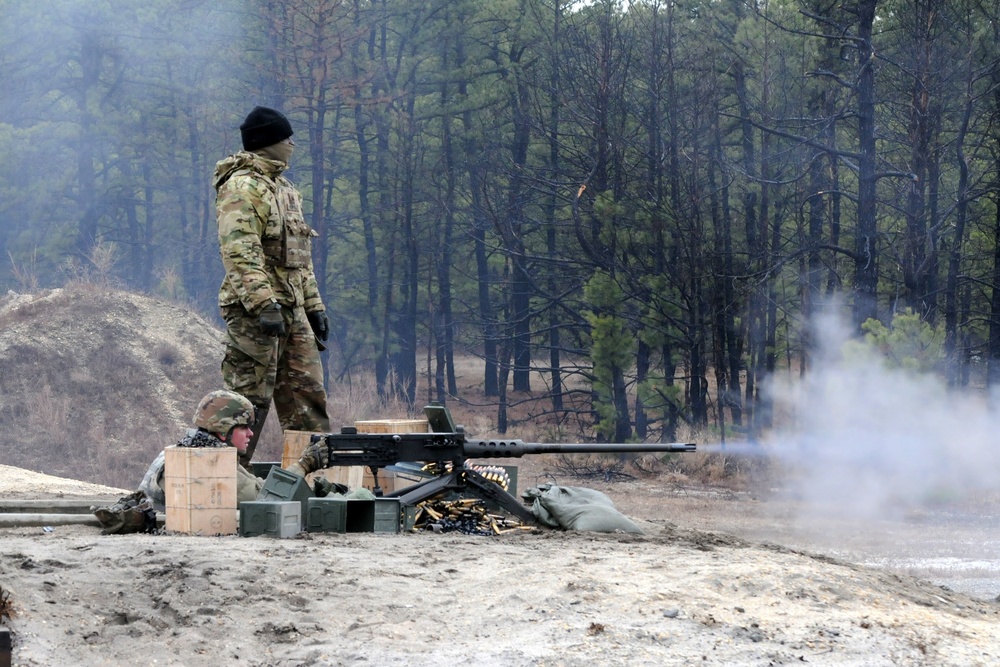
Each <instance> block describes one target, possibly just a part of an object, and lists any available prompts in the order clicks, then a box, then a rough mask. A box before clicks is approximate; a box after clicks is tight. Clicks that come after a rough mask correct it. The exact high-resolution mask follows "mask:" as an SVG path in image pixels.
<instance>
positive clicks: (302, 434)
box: [281, 431, 365, 489]
mask: <svg viewBox="0 0 1000 667" xmlns="http://www.w3.org/2000/svg"><path fill="white" fill-rule="evenodd" d="M313 435H316V434H315V433H312V432H310V431H285V449H284V451H283V452H282V454H281V467H282V468H285V469H287V468H288V466H290V465H292V464H293V463H295V462H296V461H298V460H299V457H300V456H302V452H303V450H305V448H306V447H308V446H309V439H310V438H311V437H312V436H313ZM364 470H365V468H364V466H333V467H332V468H326V469H325V470H317V471H316V472H314V473H310V474H309V475H306V481H307V482H309V486H310V487H312V482H313V480H314V479H315V478H316V477H317V476H321V477H325V478H327V479H328V480H330V481H331V482H336V483H337V484H346V485H347V486H348V487H349V488H351V489H356V488H358V487H360V486H361V485H362V477H363V474H364Z"/></svg>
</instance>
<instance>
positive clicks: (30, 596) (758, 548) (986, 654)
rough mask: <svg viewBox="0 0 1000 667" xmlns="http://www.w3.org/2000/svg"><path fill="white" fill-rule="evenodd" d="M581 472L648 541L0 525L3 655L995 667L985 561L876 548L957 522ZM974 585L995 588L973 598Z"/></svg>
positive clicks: (146, 660)
mask: <svg viewBox="0 0 1000 667" xmlns="http://www.w3.org/2000/svg"><path fill="white" fill-rule="evenodd" d="M7 470H8V471H9V470H10V469H7ZM4 473H5V470H4V467H3V466H0V497H5V498H8V497H11V496H20V497H54V496H56V495H61V496H62V497H64V498H66V497H72V496H73V495H74V494H76V495H82V496H90V497H93V496H95V495H96V496H100V495H103V493H107V492H113V491H115V490H109V489H101V488H100V487H92V486H86V487H73V485H72V484H70V485H69V486H62V485H60V484H59V483H56V482H51V481H50V480H49V481H46V480H45V479H41V480H36V482H37V485H36V487H35V488H33V489H32V490H29V491H25V490H24V489H25V486H24V485H23V484H21V485H17V484H11V485H8V486H6V487H5V486H4V483H3V479H4V478H5V477H9V474H8V475H5V474H4ZM525 477H526V476H523V477H522V478H525ZM563 483H565V482H563ZM594 486H595V488H602V490H606V491H608V492H609V495H611V496H612V498H614V499H615V503H616V506H618V507H619V509H621V510H622V511H623V512H624V513H626V514H628V515H629V516H631V517H632V518H634V519H635V520H636V521H637V522H638V523H639V524H640V525H641V526H642V527H643V528H644V530H645V531H646V534H645V535H642V536H634V535H621V534H612V535H601V534H594V533H565V532H559V531H553V530H539V531H537V532H533V533H522V534H509V535H503V536H499V537H492V538H487V537H471V536H462V535H456V534H443V535H438V534H432V533H418V534H400V535H382V534H380V535H375V534H347V535H335V534H304V535H301V536H299V537H297V538H292V539H285V540H277V539H272V538H240V537H195V536H185V535H171V534H164V535H127V536H101V535H100V534H99V530H98V529H97V528H93V527H90V526H59V527H55V528H54V529H52V530H51V531H50V532H46V531H45V530H44V529H43V528H41V527H33V528H7V529H0V588H3V590H4V591H5V592H6V593H7V594H8V595H9V607H10V609H11V612H12V613H11V617H10V618H9V619H4V624H5V625H7V626H8V627H9V628H11V629H12V631H13V632H14V641H15V646H14V652H13V656H14V664H15V665H32V666H35V665H53V664H72V665H185V666H189V667H197V666H200V665H205V666H212V667H217V666H218V665H428V666H430V665H435V666H436V665H445V664H452V665H512V666H513V665H532V666H542V665H547V666H548V665H567V666H569V665H581V666H582V665H588V666H589V665H594V664H600V665H761V666H764V665H788V664H801V663H806V664H817V665H857V666H859V667H860V666H865V667H872V666H877V665H893V666H899V665H956V666H957V665H963V666H965V665H996V664H1000V604H998V603H996V602H995V601H994V600H993V598H994V597H995V596H996V592H1000V591H996V592H994V591H992V590H990V586H996V585H997V584H996V582H997V581H998V578H997V577H994V576H993V575H992V574H991V570H989V568H988V567H986V566H983V567H982V568H980V570H977V571H975V572H973V573H971V575H970V574H969V573H968V572H965V573H964V574H962V573H961V572H959V574H958V575H956V573H955V572H954V571H948V570H947V568H944V569H941V570H940V571H935V570H933V568H932V569H931V570H928V571H927V572H925V573H924V574H925V575H927V576H925V577H923V578H917V577H913V576H910V574H907V573H905V569H906V568H907V567H909V566H900V565H899V563H895V564H894V563H890V562H887V561H883V562H879V561H878V559H879V558H880V557H881V556H880V554H883V553H886V552H894V553H899V554H901V555H900V557H901V558H903V559H904V560H905V558H907V557H908V558H910V559H911V560H914V559H915V560H914V562H917V561H920V562H925V564H926V563H934V562H937V561H935V560H934V559H935V558H937V556H936V555H935V554H938V555H940V553H939V552H941V553H943V547H942V546H941V545H940V544H939V543H937V542H935V539H937V538H936V537H935V536H936V531H937V530H938V524H943V525H944V526H947V525H949V524H955V523H959V524H960V523H961V522H956V521H954V520H951V521H949V520H945V519H946V517H944V518H942V517H926V516H925V517H919V518H912V517H911V518H909V519H906V520H903V521H901V522H898V523H897V524H893V526H894V527H893V528H892V529H890V527H889V526H886V525H882V526H879V525H866V524H861V523H858V522H856V521H846V522H844V524H845V525H837V523H838V521H843V519H842V518H837V517H834V518H828V519H825V520H822V521H821V520H819V519H811V520H810V521H808V522H806V524H803V523H802V521H801V518H800V517H798V516H797V515H794V514H793V513H792V510H791V508H792V505H790V504H789V503H788V502H786V501H782V500H780V499H776V498H775V499H765V500H761V499H754V498H753V497H752V496H749V495H742V494H733V493H730V492H726V491H719V490H713V489H699V488H691V487H681V486H677V485H674V486H670V485H663V484H649V483H644V482H630V483H626V484H617V485H610V487H609V488H607V489H605V488H604V485H594ZM15 489H16V490H15ZM111 495H112V496H114V493H111ZM992 516H993V515H989V516H987V517H986V518H985V519H984V518H983V517H984V515H979V519H980V521H975V522H970V523H968V525H967V526H961V525H959V526H958V527H959V529H960V530H959V531H958V533H954V534H953V537H954V539H952V540H951V543H952V545H953V550H952V551H951V552H949V553H952V554H954V553H956V552H955V551H954V549H958V550H959V551H961V550H962V549H968V554H966V555H967V556H969V557H970V558H971V555H972V554H973V553H974V552H975V549H976V547H975V545H965V542H964V541H966V540H972V541H975V540H974V539H972V538H973V536H976V535H978V536H979V537H983V536H984V535H986V534H987V533H986V532H984V530H983V525H984V524H983V523H982V520H985V521H994V520H995V519H993V518H992ZM824 521H825V523H824ZM807 527H808V529H807ZM842 528H843V529H844V530H843V531H842V530H841V529H842ZM894 530H898V531H902V532H895V533H894V532H893V531H894ZM921 536H927V537H929V538H930V540H929V544H930V546H922V543H921V542H920V540H917V539H916V538H917V537H921ZM824 540H825V541H824ZM899 540H903V542H904V544H900V542H899ZM893 544H895V547H892V545H893ZM935 545H937V546H935ZM987 548H992V547H987ZM838 549H839V550H840V552H841V555H840V556H839V557H834V556H831V555H830V554H831V553H833V552H834V551H837V550H838ZM952 557H955V558H959V559H961V558H964V557H965V556H961V555H959V556H954V555H953V556H952ZM866 559H867V560H871V561H872V562H871V563H869V565H868V566H866V565H862V564H859V563H863V562H865V561H866ZM987 560H988V559H987ZM901 562H902V561H901ZM949 572H950V574H949ZM949 578H950V579H949ZM976 579H986V580H988V581H990V582H992V583H990V584H988V585H983V587H982V588H981V590H978V589H976V588H975V587H976V586H978V585H979V584H975V585H973V584H970V583H969V581H971V580H976ZM941 580H949V581H948V582H947V583H948V585H947V586H946V587H943V586H942V585H941V583H942V581H941ZM953 584H958V585H959V586H958V587H961V586H965V585H968V586H969V587H971V588H970V593H971V594H966V593H964V592H958V588H957V587H956V586H955V585H953Z"/></svg>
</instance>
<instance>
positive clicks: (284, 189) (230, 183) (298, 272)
mask: <svg viewBox="0 0 1000 667" xmlns="http://www.w3.org/2000/svg"><path fill="white" fill-rule="evenodd" d="M284 168H285V165H284V164H283V163H281V162H277V161H275V160H270V159H268V158H266V157H263V156H261V155H257V154H256V153H249V152H246V151H241V152H239V153H236V154H235V155H231V156H229V157H227V158H226V159H225V160H222V161H221V162H219V163H218V164H217V165H215V176H214V178H213V185H214V186H215V191H216V199H215V212H216V216H217V218H218V222H219V250H220V252H221V254H222V264H223V266H224V267H225V269H226V277H225V278H224V279H223V280H222V287H221V288H220V289H219V305H220V306H228V305H230V304H234V303H237V302H239V303H242V304H243V307H244V308H246V309H247V311H248V312H250V313H251V314H254V315H256V314H257V313H258V312H259V311H260V309H261V308H262V307H263V306H264V305H266V304H268V303H270V302H271V300H272V299H274V300H275V301H277V302H278V303H280V304H281V305H283V306H289V307H291V306H302V307H304V308H305V310H306V312H314V311H319V310H323V302H322V300H321V298H320V294H319V288H318V286H317V284H316V276H315V274H314V273H313V265H312V256H311V242H312V238H313V237H314V236H316V232H314V231H313V230H312V229H311V228H310V227H309V225H308V224H306V221H305V218H304V216H303V213H302V196H301V195H300V194H299V192H298V190H296V189H295V186H294V185H292V183H291V181H289V180H288V179H287V178H285V177H284V176H282V175H281V172H282V171H283V170H284Z"/></svg>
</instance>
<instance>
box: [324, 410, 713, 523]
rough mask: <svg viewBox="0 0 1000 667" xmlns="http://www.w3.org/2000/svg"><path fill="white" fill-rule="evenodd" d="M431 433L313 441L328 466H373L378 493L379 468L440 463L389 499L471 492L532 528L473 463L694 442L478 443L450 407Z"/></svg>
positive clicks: (430, 417)
mask: <svg viewBox="0 0 1000 667" xmlns="http://www.w3.org/2000/svg"><path fill="white" fill-rule="evenodd" d="M424 414H425V415H426V416H427V422H428V424H429V425H430V430H431V432H430V433H395V434H393V433H358V431H357V429H356V428H354V427H353V426H345V427H343V428H342V429H341V432H340V433H328V434H325V435H322V434H321V435H314V436H312V439H311V442H317V441H322V442H324V443H325V444H326V448H327V457H328V463H327V467H333V466H367V467H368V468H369V469H370V470H371V472H372V477H373V479H374V489H373V491H374V493H375V495H376V496H380V495H382V492H381V487H380V486H379V482H378V470H379V468H385V467H387V466H391V465H396V464H399V463H406V462H417V461H422V462H426V463H434V464H437V465H436V466H434V468H435V470H436V471H437V472H436V474H435V475H434V476H433V477H431V478H430V479H428V480H426V481H423V482H418V483H416V484H413V485H412V486H408V487H406V488H403V489H399V490H398V491H393V492H392V493H389V494H387V495H386V497H388V498H399V500H400V503H401V504H403V505H416V504H418V503H420V502H423V501H424V500H427V499H429V498H434V497H436V496H438V495H441V494H443V493H447V492H457V493H470V494H472V495H475V496H478V497H480V498H482V499H483V500H487V501H492V502H494V503H496V504H497V505H499V506H500V507H502V508H504V509H505V510H507V511H508V512H510V513H511V514H513V515H515V516H517V517H518V518H520V519H521V520H523V521H527V522H529V523H534V522H535V516H534V515H533V514H532V513H531V510H530V509H528V508H527V507H526V506H525V505H524V504H522V503H521V502H519V501H518V500H517V498H515V497H514V496H512V495H511V494H510V493H508V492H507V491H506V490H504V489H503V488H502V487H501V486H500V485H498V484H497V483H495V482H493V481H492V480H489V479H487V478H486V477H484V476H483V475H482V474H480V473H479V472H477V471H476V470H475V469H474V468H473V467H472V466H470V465H469V464H468V460H469V459H486V458H508V457H509V458H520V457H522V456H525V455H527V454H577V453H591V452H603V453H623V452H693V451H695V445H694V444H692V443H659V444H657V443H652V444H643V443H639V444H626V445H622V444H607V443H594V444H587V443H576V444H545V443H537V442H523V441H521V440H513V439H512V440H508V439H491V440H473V439H469V438H466V437H465V431H464V429H463V428H462V427H461V426H456V425H455V422H454V421H453V420H452V418H451V413H450V412H448V408H446V407H445V406H443V405H441V404H438V403H432V404H430V405H428V406H426V407H425V408H424Z"/></svg>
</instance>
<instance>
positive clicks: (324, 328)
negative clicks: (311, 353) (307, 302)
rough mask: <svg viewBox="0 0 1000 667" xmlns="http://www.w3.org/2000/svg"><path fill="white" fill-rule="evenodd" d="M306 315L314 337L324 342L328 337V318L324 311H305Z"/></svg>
mask: <svg viewBox="0 0 1000 667" xmlns="http://www.w3.org/2000/svg"><path fill="white" fill-rule="evenodd" d="M306 317H307V318H309V326H311V327H312V330H313V333H314V334H316V338H319V339H320V340H321V341H324V342H325V341H326V339H327V338H329V337H330V320H329V319H327V317H326V313H325V312H323V311H322V310H317V311H316V312H314V313H306Z"/></svg>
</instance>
